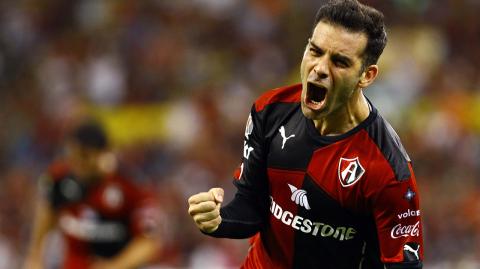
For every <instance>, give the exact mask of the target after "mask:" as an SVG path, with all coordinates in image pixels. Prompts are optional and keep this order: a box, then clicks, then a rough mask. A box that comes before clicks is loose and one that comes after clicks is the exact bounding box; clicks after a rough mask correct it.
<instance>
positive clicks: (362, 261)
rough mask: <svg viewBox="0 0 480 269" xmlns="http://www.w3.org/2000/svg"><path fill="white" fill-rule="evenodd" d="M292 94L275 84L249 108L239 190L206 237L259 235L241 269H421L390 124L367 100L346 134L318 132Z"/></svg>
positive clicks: (413, 203)
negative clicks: (366, 113)
mask: <svg viewBox="0 0 480 269" xmlns="http://www.w3.org/2000/svg"><path fill="white" fill-rule="evenodd" d="M300 93H301V85H294V86H291V87H285V88H280V89H276V90H272V91H269V92H267V93H266V94H264V95H263V96H262V97H260V98H259V99H258V100H257V102H256V103H255V105H254V107H253V108H252V111H251V114H250V117H249V119H248V123H247V128H246V131H245V142H244V151H243V161H242V164H241V166H240V168H239V169H238V170H237V173H236V179H237V180H235V182H234V183H235V185H236V186H237V188H238V192H237V195H236V197H235V199H234V200H233V201H232V202H231V203H230V204H229V205H227V206H225V207H224V208H222V211H221V214H222V224H221V225H220V227H219V229H218V230H217V231H216V232H215V233H214V234H213V236H219V237H234V238H242V237H247V236H251V235H253V234H255V233H257V232H258V233H257V234H256V235H255V237H254V238H253V239H252V247H251V249H250V251H249V254H248V257H247V259H246V261H245V263H244V266H243V267H244V268H271V266H273V267H274V268H335V269H339V268H345V269H351V268H364V269H365V268H385V266H386V267H387V268H421V267H422V263H421V260H422V259H423V240H422V227H421V219H420V215H421V211H420V208H419V199H418V191H417V186H416V182H415V176H414V174H413V170H412V166H411V163H410V159H409V157H408V155H407V153H406V152H405V149H404V148H403V146H402V144H401V143H400V140H399V138H398V136H397V135H396V133H395V132H394V130H393V129H392V127H391V126H390V125H389V124H388V123H387V122H386V121H385V120H384V119H383V118H382V117H381V116H380V115H379V114H378V112H377V110H376V109H375V108H374V107H373V106H372V105H371V104H370V105H371V112H370V115H369V116H368V118H367V119H365V120H364V121H363V122H362V123H360V124H359V125H358V126H357V127H355V128H354V129H352V130H350V131H348V132H347V133H345V134H342V135H338V136H321V135H320V134H319V133H318V131H317V130H316V129H315V126H314V124H313V122H312V121H311V120H309V119H307V118H305V116H304V115H303V113H302V111H301V108H300ZM238 230H241V231H243V232H238Z"/></svg>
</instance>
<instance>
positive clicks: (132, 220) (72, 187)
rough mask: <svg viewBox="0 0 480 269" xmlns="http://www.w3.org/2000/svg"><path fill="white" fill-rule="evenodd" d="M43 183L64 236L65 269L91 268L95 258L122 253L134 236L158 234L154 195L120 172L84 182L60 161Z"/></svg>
mask: <svg viewBox="0 0 480 269" xmlns="http://www.w3.org/2000/svg"><path fill="white" fill-rule="evenodd" d="M40 187H41V191H42V194H43V195H44V197H45V199H47V201H48V202H49V205H50V207H51V208H52V210H53V211H54V212H55V216H56V220H57V227H58V229H59V231H60V233H61V234H62V236H63V238H64V239H65V257H64V259H63V265H62V267H61V268H65V269H67V268H68V269H77V268H78V269H80V268H82V269H87V268H90V267H91V264H92V263H93V262H94V261H95V260H96V259H98V258H100V257H101V258H110V257H113V256H115V255H117V254H118V253H120V252H121V251H122V250H123V249H124V248H125V247H126V245H127V244H128V243H129V242H130V240H131V239H132V238H133V237H135V236H139V235H148V236H153V235H154V234H155V233H156V227H157V226H158V224H159V221H160V219H159V218H160V215H159V213H160V211H159V210H160V209H159V207H158V203H157V199H156V197H155V196H154V194H153V193H152V192H150V191H149V190H147V189H146V188H143V187H142V186H140V185H137V184H134V182H132V181H131V180H130V179H127V178H126V177H124V176H122V175H120V173H113V174H111V175H107V176H105V177H104V178H100V179H98V180H97V181H95V182H93V183H90V184H86V183H85V182H83V181H81V180H78V178H77V177H76V176H75V175H74V174H73V172H72V170H71V169H70V167H69V165H68V164H66V163H64V162H56V163H54V164H53V165H51V166H50V167H49V169H48V171H47V173H45V175H44V176H42V178H41V180H40Z"/></svg>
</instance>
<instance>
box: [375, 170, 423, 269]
mask: <svg viewBox="0 0 480 269" xmlns="http://www.w3.org/2000/svg"><path fill="white" fill-rule="evenodd" d="M408 166H409V170H410V174H411V176H410V178H408V179H406V180H401V181H399V180H396V179H392V180H390V181H389V182H388V183H387V184H386V185H385V187H384V188H382V189H381V190H380V191H379V193H378V195H377V198H376V200H375V201H374V203H373V214H374V218H375V224H376V230H377V235H378V240H379V242H378V243H379V248H380V259H381V261H382V262H383V263H384V264H385V268H390V269H394V268H395V269H396V268H405V269H407V268H408V269H410V268H422V260H423V239H422V221H421V210H420V207H419V195H418V191H417V185H416V181H415V176H414V174H413V170H412V168H411V164H410V163H408Z"/></svg>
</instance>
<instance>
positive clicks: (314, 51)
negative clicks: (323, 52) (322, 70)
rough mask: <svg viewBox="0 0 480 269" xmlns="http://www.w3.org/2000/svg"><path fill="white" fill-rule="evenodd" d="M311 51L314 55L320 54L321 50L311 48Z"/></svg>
mask: <svg viewBox="0 0 480 269" xmlns="http://www.w3.org/2000/svg"><path fill="white" fill-rule="evenodd" d="M310 53H312V55H314V56H316V55H319V51H318V50H316V49H314V48H310Z"/></svg>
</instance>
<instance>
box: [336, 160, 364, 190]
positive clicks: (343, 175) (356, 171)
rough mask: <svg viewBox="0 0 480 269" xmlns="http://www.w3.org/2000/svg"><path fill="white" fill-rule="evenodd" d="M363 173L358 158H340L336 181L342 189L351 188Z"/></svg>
mask: <svg viewBox="0 0 480 269" xmlns="http://www.w3.org/2000/svg"><path fill="white" fill-rule="evenodd" d="M364 173H365V169H364V168H363V166H362V165H361V164H360V160H359V159H358V157H355V158H353V159H347V158H340V161H339V162H338V179H339V180H340V183H341V184H342V186H343V187H348V186H352V185H353V184H355V183H356V182H357V181H358V180H359V179H360V178H361V177H362V175H363V174H364Z"/></svg>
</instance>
